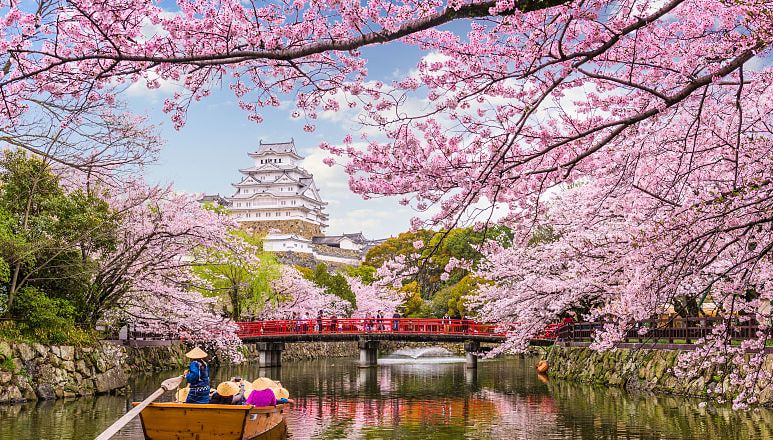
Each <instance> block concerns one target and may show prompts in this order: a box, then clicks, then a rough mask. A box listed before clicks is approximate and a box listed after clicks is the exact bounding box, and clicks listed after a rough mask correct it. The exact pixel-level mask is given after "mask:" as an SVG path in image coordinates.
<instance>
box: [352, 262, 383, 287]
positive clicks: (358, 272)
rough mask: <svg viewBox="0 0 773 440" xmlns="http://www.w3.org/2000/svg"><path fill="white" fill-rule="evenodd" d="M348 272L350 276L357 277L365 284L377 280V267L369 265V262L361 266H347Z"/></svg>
mask: <svg viewBox="0 0 773 440" xmlns="http://www.w3.org/2000/svg"><path fill="white" fill-rule="evenodd" d="M345 271H346V274H347V275H349V276H350V277H357V278H359V279H361V280H362V282H363V283H365V284H368V285H370V284H373V281H375V280H376V268H375V267H373V266H368V265H367V264H361V265H359V266H346V269H345Z"/></svg>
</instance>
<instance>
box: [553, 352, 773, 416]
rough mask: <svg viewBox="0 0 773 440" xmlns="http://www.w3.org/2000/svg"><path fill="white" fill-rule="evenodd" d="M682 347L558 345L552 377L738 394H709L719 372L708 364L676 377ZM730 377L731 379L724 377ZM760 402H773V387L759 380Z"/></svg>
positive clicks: (768, 365) (772, 362) (769, 367)
mask: <svg viewBox="0 0 773 440" xmlns="http://www.w3.org/2000/svg"><path fill="white" fill-rule="evenodd" d="M680 353H681V351H679V350H663V349H635V350H634V349H627V348H618V349H617V350H614V351H607V352H603V353H600V352H597V351H593V350H591V349H589V348H587V347H561V346H555V347H554V348H553V352H552V353H551V355H550V372H549V375H550V377H551V378H556V379H563V380H568V381H572V382H580V383H587V384H598V385H605V386H614V387H621V388H625V389H626V390H629V391H644V392H652V393H663V394H673V395H679V396H687V397H697V398H702V399H712V400H713V399H716V398H717V397H719V398H721V399H723V400H732V399H733V398H734V397H735V394H737V391H735V392H734V390H732V388H731V387H730V386H729V383H727V384H725V386H724V387H723V388H724V389H726V390H730V391H728V392H727V393H725V394H724V395H722V396H710V395H709V393H708V391H707V389H708V387H709V385H712V384H713V383H715V382H716V381H717V380H720V378H719V376H715V375H714V370H713V369H711V368H709V369H706V370H705V371H703V372H702V374H701V375H699V376H697V377H695V378H694V379H691V380H685V379H683V378H677V377H676V376H675V375H674V373H673V369H674V367H675V366H676V362H677V358H678V356H679V354H680ZM763 368H764V369H765V370H766V371H773V355H767V357H766V360H765V365H764V367H763ZM724 380H728V379H724ZM758 386H759V387H760V389H758V390H757V393H756V394H757V396H758V402H757V404H758V405H761V406H773V389H770V388H769V387H765V386H764V384H762V383H760V384H758Z"/></svg>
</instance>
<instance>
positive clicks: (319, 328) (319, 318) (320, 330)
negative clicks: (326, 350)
mask: <svg viewBox="0 0 773 440" xmlns="http://www.w3.org/2000/svg"><path fill="white" fill-rule="evenodd" d="M317 332H318V333H322V310H320V311H319V313H317Z"/></svg>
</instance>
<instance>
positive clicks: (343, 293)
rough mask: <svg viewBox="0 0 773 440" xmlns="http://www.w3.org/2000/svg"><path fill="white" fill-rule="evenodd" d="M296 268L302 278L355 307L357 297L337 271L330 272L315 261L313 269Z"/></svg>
mask: <svg viewBox="0 0 773 440" xmlns="http://www.w3.org/2000/svg"><path fill="white" fill-rule="evenodd" d="M297 269H298V271H299V272H300V273H301V274H302V275H303V277H304V278H306V279H307V280H309V281H311V282H313V283H314V284H316V285H317V286H319V287H321V288H323V289H325V293H327V294H330V295H335V296H337V297H339V298H341V299H343V300H346V301H348V302H349V303H350V304H351V305H352V310H354V309H356V308H357V299H356V298H355V296H354V292H352V289H351V287H349V282H348V281H346V277H344V276H343V275H342V274H340V273H337V272H336V273H330V270H329V269H328V267H327V264H325V263H317V265H316V266H315V267H314V269H313V270H312V269H309V268H306V267H300V266H298V267H297ZM374 273H375V272H374Z"/></svg>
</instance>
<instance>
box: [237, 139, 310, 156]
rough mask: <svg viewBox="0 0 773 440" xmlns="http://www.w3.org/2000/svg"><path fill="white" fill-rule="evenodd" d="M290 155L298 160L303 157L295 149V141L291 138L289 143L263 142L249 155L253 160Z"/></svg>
mask: <svg viewBox="0 0 773 440" xmlns="http://www.w3.org/2000/svg"><path fill="white" fill-rule="evenodd" d="M272 153H273V154H276V153H280V154H290V155H291V156H294V157H295V158H296V159H300V158H301V156H299V155H298V151H297V150H296V149H295V140H294V139H293V138H290V141H289V142H266V143H264V142H263V140H261V141H260V143H259V144H258V148H257V149H256V150H255V151H254V152H252V153H249V156H250V157H252V158H256V157H260V156H263V155H266V154H272Z"/></svg>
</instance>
